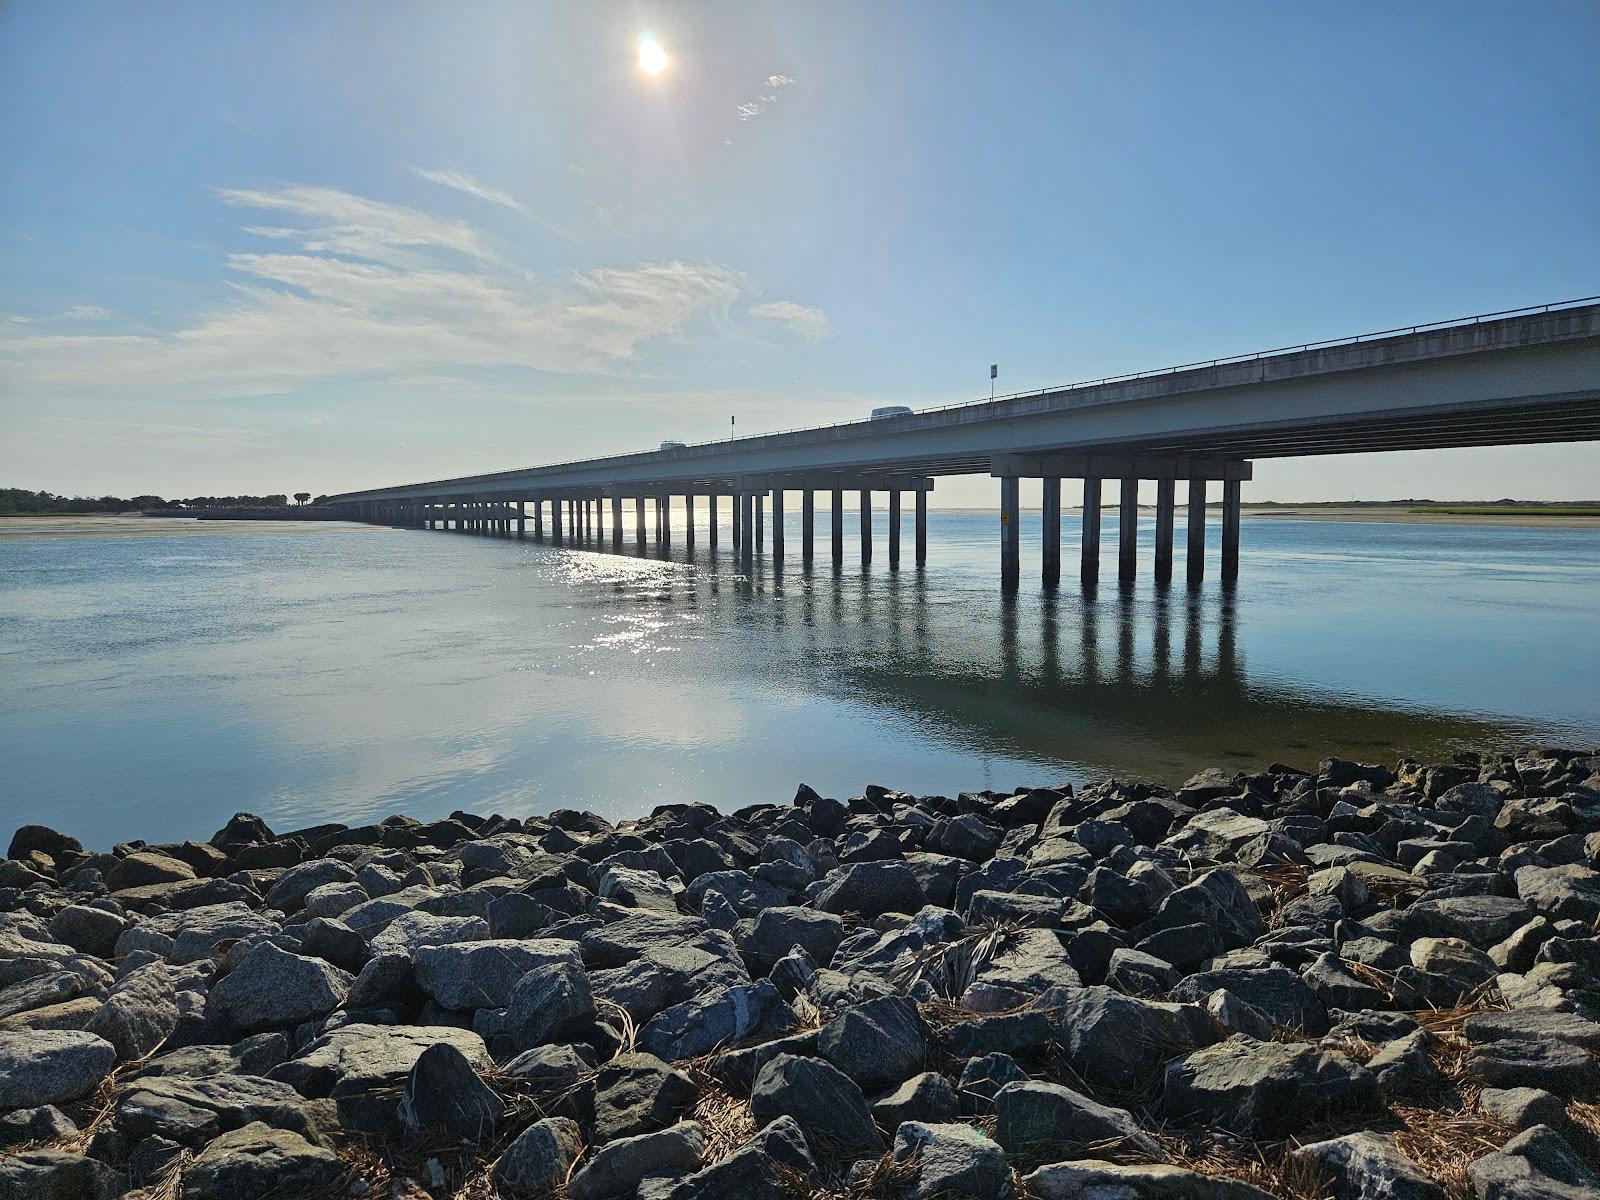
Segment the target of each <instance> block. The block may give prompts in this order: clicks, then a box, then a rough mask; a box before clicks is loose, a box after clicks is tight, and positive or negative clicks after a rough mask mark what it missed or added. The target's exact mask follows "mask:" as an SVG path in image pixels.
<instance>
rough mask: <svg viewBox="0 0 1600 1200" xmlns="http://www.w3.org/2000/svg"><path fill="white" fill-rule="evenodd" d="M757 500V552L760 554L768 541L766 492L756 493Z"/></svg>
mask: <svg viewBox="0 0 1600 1200" xmlns="http://www.w3.org/2000/svg"><path fill="white" fill-rule="evenodd" d="M755 502H756V553H757V554H760V553H761V552H762V550H764V549H765V548H766V543H767V496H766V493H765V492H757V493H756V494H755Z"/></svg>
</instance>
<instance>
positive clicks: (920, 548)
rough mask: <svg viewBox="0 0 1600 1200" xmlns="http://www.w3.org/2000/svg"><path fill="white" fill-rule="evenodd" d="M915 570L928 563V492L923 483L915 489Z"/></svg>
mask: <svg viewBox="0 0 1600 1200" xmlns="http://www.w3.org/2000/svg"><path fill="white" fill-rule="evenodd" d="M916 537H917V569H918V570H919V571H920V570H921V569H922V568H923V567H924V566H926V565H927V562H928V491H927V487H926V483H925V481H920V482H919V486H918V487H917V531H916Z"/></svg>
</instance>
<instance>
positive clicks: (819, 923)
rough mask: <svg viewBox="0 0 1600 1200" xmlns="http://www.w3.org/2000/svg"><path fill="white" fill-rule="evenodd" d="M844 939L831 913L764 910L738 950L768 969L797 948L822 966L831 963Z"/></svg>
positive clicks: (841, 927) (789, 907) (789, 908)
mask: <svg viewBox="0 0 1600 1200" xmlns="http://www.w3.org/2000/svg"><path fill="white" fill-rule="evenodd" d="M843 937H844V922H843V921H842V920H840V919H839V917H837V916H836V915H834V914H833V913H829V912H817V911H816V910H814V909H809V908H799V907H796V906H793V905H787V906H784V907H782V908H769V909H765V910H763V911H762V912H761V913H760V914H759V915H758V916H757V917H756V923H755V928H754V929H753V930H752V932H751V934H750V937H749V939H748V940H747V941H746V942H745V943H744V944H742V945H741V949H743V950H744V951H745V953H747V954H749V955H751V956H752V957H753V958H755V959H756V960H757V961H758V962H761V963H763V964H766V965H768V966H770V965H771V964H772V963H775V962H777V961H778V960H779V959H780V958H782V957H783V956H784V955H785V954H787V953H789V951H790V949H791V948H793V947H795V946H799V947H801V948H802V949H804V950H805V952H806V953H807V954H809V955H811V959H812V961H813V962H815V963H816V964H817V965H818V966H823V967H825V966H827V965H828V964H829V963H830V962H832V961H833V952H834V951H835V950H836V949H838V947H839V942H840V940H841V939H843Z"/></svg>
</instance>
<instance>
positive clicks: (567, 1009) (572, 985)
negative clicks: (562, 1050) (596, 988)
mask: <svg viewBox="0 0 1600 1200" xmlns="http://www.w3.org/2000/svg"><path fill="white" fill-rule="evenodd" d="M596 1015H597V1014H596V1012H595V1007H594V993H593V992H591V991H590V989H589V975H588V972H586V971H585V970H584V969H583V967H582V966H580V965H579V964H578V963H577V962H576V961H574V960H572V959H566V960H562V961H557V962H548V963H545V964H544V965H543V966H539V967H535V968H533V970H531V971H529V972H527V974H525V975H523V977H522V978H521V979H519V980H518V981H517V983H516V986H515V987H514V988H513V989H512V992H511V1004H510V1006H509V1007H508V1008H507V1009H506V1026H507V1028H509V1029H510V1030H512V1031H513V1033H514V1034H515V1036H516V1038H517V1041H518V1043H519V1044H520V1045H522V1046H525V1047H526V1046H541V1045H543V1044H544V1043H546V1042H549V1041H554V1040H556V1039H557V1038H558V1037H561V1036H563V1035H571V1034H576V1033H579V1032H581V1031H582V1030H583V1029H585V1028H586V1027H588V1026H590V1025H592V1024H593V1023H594V1020H595V1017H596Z"/></svg>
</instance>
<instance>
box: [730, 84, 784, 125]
mask: <svg viewBox="0 0 1600 1200" xmlns="http://www.w3.org/2000/svg"><path fill="white" fill-rule="evenodd" d="M793 83H794V80H793V79H791V78H789V76H787V75H768V76H767V84H766V87H765V88H763V89H762V91H761V94H760V95H759V96H757V97H756V98H755V99H754V100H747V101H745V102H744V103H743V104H740V105H738V106H737V107H736V108H735V109H734V111H735V112H736V113H737V114H738V116H739V120H741V121H754V120H755V119H756V118H757V117H759V116H760V115H761V114H762V113H763V112H765V111H766V110H767V108H768V107H769V106H770V105H773V104H776V103H777V101H778V93H779V92H781V91H783V89H784V88H786V87H789V86H790V85H791V84H793Z"/></svg>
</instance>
